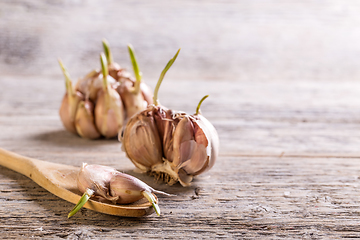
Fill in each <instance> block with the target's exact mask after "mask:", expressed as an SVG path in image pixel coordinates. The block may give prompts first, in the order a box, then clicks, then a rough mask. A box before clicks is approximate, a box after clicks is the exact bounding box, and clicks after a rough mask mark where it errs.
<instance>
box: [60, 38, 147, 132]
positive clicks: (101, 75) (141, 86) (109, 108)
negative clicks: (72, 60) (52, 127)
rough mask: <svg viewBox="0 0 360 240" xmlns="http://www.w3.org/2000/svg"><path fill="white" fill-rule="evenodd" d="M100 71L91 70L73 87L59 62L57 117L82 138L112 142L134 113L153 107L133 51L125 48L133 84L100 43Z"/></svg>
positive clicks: (106, 48) (106, 46)
mask: <svg viewBox="0 0 360 240" xmlns="http://www.w3.org/2000/svg"><path fill="white" fill-rule="evenodd" d="M103 46H104V52H105V53H101V55H100V62H101V66H102V67H101V71H99V70H94V71H92V72H90V73H89V74H87V75H86V76H85V77H84V78H81V79H79V80H78V81H77V83H76V84H75V86H73V83H72V81H71V79H70V76H69V73H68V72H67V70H66V69H65V67H64V65H63V63H62V62H61V60H59V63H60V66H61V69H62V71H63V73H64V76H65V83H66V84H65V86H66V94H65V96H64V98H63V101H62V103H61V106H60V110H59V114H60V118H61V121H62V123H63V125H64V127H65V128H66V129H67V130H68V131H69V132H72V133H74V134H78V135H80V136H81V137H83V138H89V139H97V138H100V137H102V136H103V137H105V138H113V137H117V136H118V134H119V132H121V130H122V128H123V126H124V123H125V122H126V121H127V119H129V118H130V117H131V116H133V115H134V114H135V113H137V112H139V111H141V110H143V109H146V107H147V106H148V105H149V104H152V93H151V91H150V89H149V88H148V87H147V85H146V84H145V83H143V82H142V81H141V72H140V70H139V67H138V64H137V61H136V58H135V54H134V51H133V49H132V47H131V45H129V46H128V50H129V53H130V58H131V61H132V64H133V67H134V72H135V76H136V80H134V79H133V78H132V77H131V76H130V74H129V73H128V72H127V71H125V70H124V69H122V68H121V67H120V66H119V64H117V63H115V62H114V61H113V59H112V54H111V51H110V49H109V46H108V43H107V42H106V41H105V40H104V41H103Z"/></svg>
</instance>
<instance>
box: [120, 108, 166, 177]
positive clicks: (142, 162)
mask: <svg viewBox="0 0 360 240" xmlns="http://www.w3.org/2000/svg"><path fill="white" fill-rule="evenodd" d="M153 107H154V106H149V107H148V109H146V110H143V111H142V112H140V113H138V114H136V115H135V116H133V117H132V118H131V119H130V120H129V121H128V123H127V124H126V127H125V129H124V132H123V138H122V146H123V149H124V150H125V152H126V154H127V156H128V157H129V158H130V160H131V161H132V162H133V163H134V164H135V166H136V167H138V168H139V169H140V170H142V171H145V172H147V171H149V170H150V169H151V167H152V166H153V165H155V164H158V163H162V147H161V140H160V136H159V133H158V130H157V126H156V123H155V120H154V116H153Z"/></svg>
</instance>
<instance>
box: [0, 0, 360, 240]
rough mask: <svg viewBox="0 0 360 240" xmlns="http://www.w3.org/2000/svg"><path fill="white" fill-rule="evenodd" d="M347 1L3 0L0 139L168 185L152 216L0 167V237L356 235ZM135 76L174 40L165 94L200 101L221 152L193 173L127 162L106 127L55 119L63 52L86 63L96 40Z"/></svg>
mask: <svg viewBox="0 0 360 240" xmlns="http://www.w3.org/2000/svg"><path fill="white" fill-rule="evenodd" d="M359 11H360V5H359V2H358V1H354V0H350V1H340V0H334V1H300V0H298V1H262V0H259V1H253V0H241V1H238V0H230V1H226V2H224V1H221V0H213V1H172V2H171V3H170V2H169V3H168V2H166V3H165V1H161V0H155V1H152V2H151V3H149V2H148V1H144V0H139V1H135V2H134V1H115V0H108V1H88V2H87V1H86V3H85V2H83V1H35V0H26V1H25V0H18V1H2V2H1V3H0V147H1V148H4V149H6V150H10V151H13V152H16V153H18V154H21V155H24V156H27V157H32V158H37V159H41V160H46V161H50V162H57V163H63V164H70V165H75V166H80V165H81V164H82V163H83V162H87V163H98V164H104V165H108V166H112V167H115V168H117V169H119V170H122V171H124V172H127V173H129V174H132V175H134V176H136V177H138V178H140V179H141V180H143V181H145V182H146V183H148V184H149V185H151V186H152V187H154V188H156V189H158V190H162V191H165V192H168V193H171V194H176V196H173V197H162V196H159V197H160V204H159V205H160V208H161V210H162V214H161V216H160V217H158V216H156V215H155V214H152V215H150V216H147V217H143V218H122V217H115V216H109V215H104V214H100V213H96V212H93V211H91V210H87V209H82V210H81V211H80V212H79V213H77V214H76V215H75V216H74V217H73V218H71V219H68V218H67V214H68V212H69V211H70V210H71V209H72V207H73V204H71V203H68V202H66V201H64V200H62V199H59V198H58V197H56V196H54V195H52V194H50V193H49V192H47V191H46V190H44V189H42V188H41V187H39V186H38V185H37V184H36V183H34V182H32V181H31V180H30V179H28V178H26V177H24V176H22V175H20V174H18V173H15V172H13V171H11V170H8V169H6V168H4V167H0V233H1V238H2V239H32V238H34V239H45V238H54V239H115V238H135V239H143V238H156V239H159V238H162V239H171V238H173V239H192V238H198V239H203V238H205V239H213V238H226V239H242V238H245V239H249V238H261V239H263V238H270V239H278V238H286V239H289V238H295V239H300V238H305V239H306V238H315V239H317V238H325V239H338V238H359V237H360V227H359V221H360V210H359V209H360V191H359V185H360V180H359V176H360V175H359V174H360V150H359V149H360V148H359V146H360V83H359V81H358V80H359V79H360V71H359V69H360V68H359V54H358V53H359V51H360V44H359V43H360V28H359V27H358V26H359V21H360V17H359V16H360V15H359V14H358V13H359ZM102 38H107V39H108V40H109V42H110V46H111V48H112V50H113V55H114V58H115V60H116V61H118V62H119V63H121V65H123V66H125V67H127V68H129V67H130V64H129V57H128V54H127V52H126V44H128V43H132V44H133V45H134V47H135V50H136V53H137V56H138V60H139V64H140V68H141V69H142V70H143V73H144V79H145V81H146V82H147V83H148V84H149V85H150V86H151V88H154V86H155V83H156V80H157V77H158V76H159V74H160V71H161V70H162V68H163V67H164V65H165V63H166V62H167V61H168V59H169V58H170V57H171V56H173V54H174V53H175V52H176V50H177V49H178V48H179V47H182V50H181V53H180V55H179V57H178V59H177V61H176V63H175V64H174V66H173V67H172V68H171V69H170V71H169V73H168V74H167V76H166V79H165V81H164V82H163V85H162V88H161V90H160V101H161V103H162V104H164V105H165V106H167V107H169V108H172V109H176V110H183V111H186V112H189V113H192V112H194V111H195V108H196V105H197V103H198V101H199V100H200V99H201V97H203V96H204V95H205V94H209V95H210V97H209V98H208V99H207V100H206V101H205V102H204V103H203V105H202V112H203V114H204V116H205V117H207V118H208V119H209V120H210V121H211V122H212V123H213V124H214V126H215V127H216V128H217V130H218V133H219V136H220V144H221V146H220V156H219V158H218V161H217V163H216V164H215V166H214V168H213V169H211V170H210V171H209V172H207V173H206V174H204V175H201V176H199V177H198V178H197V179H196V181H194V183H193V185H192V186H191V187H187V188H183V187H181V186H180V185H175V186H171V187H169V186H167V185H165V184H163V183H161V182H156V181H154V179H153V178H152V177H150V176H146V175H142V174H139V173H137V172H136V171H134V170H135V167H134V166H133V164H132V163H131V162H130V161H129V160H128V159H127V158H126V156H125V154H124V152H122V150H121V144H120V143H119V142H118V141H116V140H97V141H90V140H85V139H82V138H79V137H77V136H74V135H72V134H70V133H68V132H66V131H65V130H64V128H63V126H62V124H61V121H60V118H59V116H58V109H59V106H60V101H61V99H62V97H63V94H64V81H63V76H62V75H61V73H60V69H59V67H58V64H57V62H56V59H57V58H58V57H61V58H62V59H63V61H64V63H65V65H66V66H67V67H68V69H69V71H70V74H71V75H72V76H73V77H74V79H76V78H77V77H79V76H82V75H84V74H85V73H87V72H88V71H89V70H90V69H91V68H93V67H94V66H99V59H98V54H99V52H100V51H101V39H102Z"/></svg>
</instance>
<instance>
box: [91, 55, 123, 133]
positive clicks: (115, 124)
mask: <svg viewBox="0 0 360 240" xmlns="http://www.w3.org/2000/svg"><path fill="white" fill-rule="evenodd" d="M100 60H101V66H102V71H103V88H102V90H100V91H99V93H98V98H97V102H96V106H95V124H96V127H97V129H98V130H99V132H100V133H101V134H102V135H103V136H104V137H106V138H113V137H117V136H118V133H119V132H120V131H121V130H122V127H123V124H124V119H125V112H124V107H123V104H122V101H121V98H120V95H119V94H118V92H117V91H116V90H115V89H113V88H112V87H111V86H110V85H109V82H108V81H107V80H108V78H110V76H108V70H107V63H106V58H105V55H104V54H103V53H102V54H101V55H100Z"/></svg>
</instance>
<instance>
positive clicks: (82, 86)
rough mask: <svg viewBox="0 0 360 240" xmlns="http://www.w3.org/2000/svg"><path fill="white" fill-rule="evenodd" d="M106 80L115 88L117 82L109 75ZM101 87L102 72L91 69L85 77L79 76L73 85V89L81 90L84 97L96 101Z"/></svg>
mask: <svg viewBox="0 0 360 240" xmlns="http://www.w3.org/2000/svg"><path fill="white" fill-rule="evenodd" d="M107 81H108V83H109V84H110V86H112V87H113V88H116V87H117V86H118V85H119V83H118V82H117V81H116V80H115V79H114V78H112V77H111V76H108V77H107ZM102 88H103V74H102V73H101V72H99V71H96V70H94V71H92V72H91V73H89V74H87V75H86V76H85V77H83V78H80V79H79V80H78V81H77V83H76V86H75V89H76V90H78V91H80V92H82V93H83V94H84V95H85V98H86V99H90V100H91V101H93V102H96V100H97V96H98V93H99V91H100V90H101V89H102Z"/></svg>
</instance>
